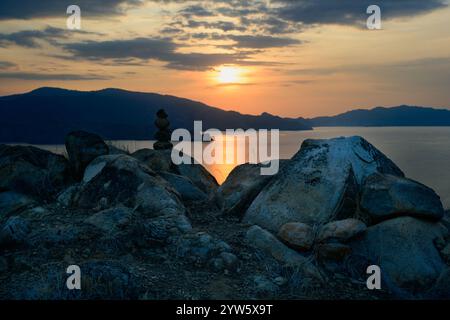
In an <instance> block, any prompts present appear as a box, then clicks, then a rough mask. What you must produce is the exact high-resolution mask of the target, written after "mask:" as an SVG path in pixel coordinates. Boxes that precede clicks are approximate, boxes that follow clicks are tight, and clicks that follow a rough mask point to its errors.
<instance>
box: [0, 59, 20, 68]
mask: <svg viewBox="0 0 450 320" xmlns="http://www.w3.org/2000/svg"><path fill="white" fill-rule="evenodd" d="M16 66H17V65H16V64H15V63H12V62H9V61H0V70H5V69H10V68H13V67H16Z"/></svg>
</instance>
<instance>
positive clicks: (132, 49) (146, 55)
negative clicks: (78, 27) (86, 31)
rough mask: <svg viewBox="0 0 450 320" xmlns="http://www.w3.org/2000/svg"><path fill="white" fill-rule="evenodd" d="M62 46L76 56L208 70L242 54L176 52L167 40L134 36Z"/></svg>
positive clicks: (231, 60) (173, 45)
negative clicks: (157, 62)
mask: <svg viewBox="0 0 450 320" xmlns="http://www.w3.org/2000/svg"><path fill="white" fill-rule="evenodd" d="M64 48H65V49H66V50H67V51H68V52H70V53H71V54H72V57H73V58H76V59H87V60H100V61H101V60H104V59H111V60H117V59H119V60H126V59H130V58H135V59H141V60H143V61H147V60H158V61H162V62H165V63H166V66H167V67H168V68H173V69H180V70H208V69H211V68H212V67H214V66H217V65H221V64H234V63H239V61H240V60H241V59H243V58H246V56H242V55H240V54H236V53H233V54H225V53H179V52H177V49H178V45H176V44H175V43H174V42H172V41H171V40H169V39H152V38H136V39H129V40H112V41H100V42H95V41H87V42H80V43H72V44H67V45H65V46H64Z"/></svg>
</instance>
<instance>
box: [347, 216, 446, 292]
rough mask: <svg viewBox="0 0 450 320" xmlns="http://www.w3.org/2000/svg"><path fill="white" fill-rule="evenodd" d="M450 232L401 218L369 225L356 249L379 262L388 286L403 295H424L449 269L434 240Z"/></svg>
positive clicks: (414, 220)
mask: <svg viewBox="0 0 450 320" xmlns="http://www.w3.org/2000/svg"><path fill="white" fill-rule="evenodd" d="M447 233H448V230H447V229H446V228H444V227H443V226H442V225H440V224H437V223H432V222H427V221H424V220H419V219H416V218H412V217H399V218H395V219H391V220H387V221H384V222H381V223H379V224H377V225H374V226H371V227H369V228H368V229H367V231H366V233H365V234H364V237H363V239H361V240H359V241H354V242H352V249H353V252H354V253H355V254H358V255H362V256H365V257H368V258H369V259H370V260H371V261H373V263H374V264H377V265H379V266H380V268H381V270H382V272H383V278H384V282H385V283H384V285H385V286H387V287H388V288H389V289H391V290H392V291H394V292H397V294H398V295H399V296H402V297H411V295H419V296H420V294H423V293H424V292H426V290H428V289H430V288H431V287H432V286H433V284H434V283H435V281H436V280H437V278H438V277H439V275H440V274H441V272H442V271H443V270H444V269H445V264H444V262H443V261H442V259H441V257H440V256H439V252H438V250H437V249H436V247H435V245H434V241H435V240H436V239H438V238H443V237H445V236H446V235H447Z"/></svg>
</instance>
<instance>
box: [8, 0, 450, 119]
mask: <svg viewBox="0 0 450 320" xmlns="http://www.w3.org/2000/svg"><path fill="white" fill-rule="evenodd" d="M37 3H39V4H37ZM70 4H77V5H79V6H80V7H81V14H82V29H81V30H80V31H71V30H68V29H67V28H66V20H67V15H66V8H67V6H68V5H70ZM370 4H377V5H379V6H380V7H381V9H382V19H383V20H382V23H383V30H377V31H371V30H368V29H366V28H365V21H366V19H367V17H368V15H367V14H366V8H367V7H368V6H369V5H370ZM449 26H450V7H449V2H448V0H427V1H423V0H379V1H375V0H341V1H335V0H297V1H294V0H215V1H201V0H195V1H181V0H178V1H177V0H152V1H150V0H148V1H144V0H143V1H140V0H107V1H94V0H76V1H70V2H67V3H65V1H62V0H43V1H32V0H23V1H17V0H15V1H12V0H2V1H1V2H0V95H7V94H12V93H18V92H24V91H29V90H32V89H35V88H36V87H41V86H57V87H63V88H70V89H80V90H97V89H102V88H105V87H118V88H123V89H127V90H134V91H145V92H157V93H163V94H172V95H176V96H180V97H186V98H190V99H194V100H200V101H202V102H205V103H207V104H210V105H213V106H217V107H221V108H224V109H232V110H237V111H240V112H243V113H252V114H259V113H261V112H264V111H266V112H270V113H273V114H278V115H284V116H292V117H296V116H303V117H310V116H316V115H332V114H336V113H340V112H343V111H347V110H349V109H354V108H368V107H373V106H379V105H385V106H392V105H399V104H411V105H425V106H435V107H447V108H450V90H449V88H450V27H449Z"/></svg>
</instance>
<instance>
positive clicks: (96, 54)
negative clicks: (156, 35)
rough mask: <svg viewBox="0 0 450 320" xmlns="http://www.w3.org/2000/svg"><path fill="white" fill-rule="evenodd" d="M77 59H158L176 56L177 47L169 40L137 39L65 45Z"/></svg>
mask: <svg viewBox="0 0 450 320" xmlns="http://www.w3.org/2000/svg"><path fill="white" fill-rule="evenodd" d="M64 48H65V49H66V50H67V51H69V52H70V53H72V55H73V56H74V57H75V58H83V59H89V60H98V59H124V58H138V59H144V60H148V59H156V60H163V59H164V58H165V57H167V56H169V55H172V54H174V52H175V50H176V48H177V45H176V44H175V43H173V42H172V41H170V40H167V39H152V38H135V39H127V40H110V41H85V42H79V43H71V44H66V45H64Z"/></svg>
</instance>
